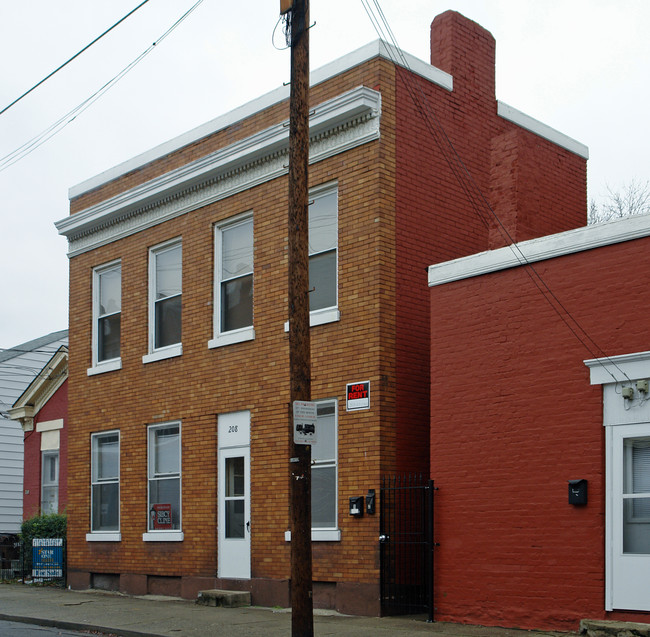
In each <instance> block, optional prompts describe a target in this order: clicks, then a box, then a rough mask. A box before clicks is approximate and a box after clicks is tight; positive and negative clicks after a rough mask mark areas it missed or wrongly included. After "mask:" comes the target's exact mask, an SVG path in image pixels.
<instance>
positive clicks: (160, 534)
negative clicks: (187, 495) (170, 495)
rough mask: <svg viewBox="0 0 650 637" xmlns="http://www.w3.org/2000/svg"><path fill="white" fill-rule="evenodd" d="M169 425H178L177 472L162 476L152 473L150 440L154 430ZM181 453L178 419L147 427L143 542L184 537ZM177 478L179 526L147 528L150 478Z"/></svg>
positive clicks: (152, 462) (180, 433)
mask: <svg viewBox="0 0 650 637" xmlns="http://www.w3.org/2000/svg"><path fill="white" fill-rule="evenodd" d="M170 427H178V473H176V472H171V473H169V474H164V475H163V476H157V475H154V470H153V468H152V467H153V466H154V456H153V454H154V449H153V447H152V444H151V441H152V438H153V437H154V432H155V431H156V430H157V429H168V428H170ZM182 462H183V453H182V429H181V423H180V421H179V420H173V421H171V422H164V423H156V424H155V425H149V426H148V427H147V531H146V532H144V533H143V534H142V540H143V541H144V542H182V541H183V539H184V537H185V536H184V533H183V478H182V476H183V469H182ZM169 478H178V508H179V511H180V528H179V529H173V530H166V529H150V528H149V515H150V510H151V506H152V505H151V502H150V500H149V497H150V483H151V481H152V480H159V479H169Z"/></svg>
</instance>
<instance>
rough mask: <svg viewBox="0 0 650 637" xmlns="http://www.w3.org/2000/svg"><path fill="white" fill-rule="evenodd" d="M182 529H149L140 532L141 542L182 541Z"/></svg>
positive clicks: (183, 536) (183, 535)
mask: <svg viewBox="0 0 650 637" xmlns="http://www.w3.org/2000/svg"><path fill="white" fill-rule="evenodd" d="M184 538H185V534H184V533H183V531H149V532H148V533H143V534H142V541H143V542H182V541H183V539H184Z"/></svg>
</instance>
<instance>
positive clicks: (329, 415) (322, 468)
mask: <svg viewBox="0 0 650 637" xmlns="http://www.w3.org/2000/svg"><path fill="white" fill-rule="evenodd" d="M316 418H317V420H316V443H314V444H313V445H312V448H311V459H312V467H311V526H312V529H318V530H320V529H336V528H337V502H338V495H337V494H338V489H337V464H338V462H337V458H338V450H337V422H336V421H337V413H336V401H335V400H326V401H322V402H318V403H317V405H316Z"/></svg>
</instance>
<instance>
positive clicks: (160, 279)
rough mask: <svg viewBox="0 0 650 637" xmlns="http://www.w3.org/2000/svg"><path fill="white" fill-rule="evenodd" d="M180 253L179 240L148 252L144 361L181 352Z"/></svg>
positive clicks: (147, 361)
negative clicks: (147, 350) (147, 337)
mask: <svg viewBox="0 0 650 637" xmlns="http://www.w3.org/2000/svg"><path fill="white" fill-rule="evenodd" d="M182 256H183V252H182V244H181V241H180V239H176V240H174V241H169V242H167V243H164V244H162V245H159V246H156V247H155V248H151V250H150V252H149V354H148V355H147V356H145V357H144V358H143V361H144V362H145V363H149V362H151V361H154V360H160V359H161V358H169V357H171V356H179V355H180V354H182V348H181V300H182V274H183V272H182Z"/></svg>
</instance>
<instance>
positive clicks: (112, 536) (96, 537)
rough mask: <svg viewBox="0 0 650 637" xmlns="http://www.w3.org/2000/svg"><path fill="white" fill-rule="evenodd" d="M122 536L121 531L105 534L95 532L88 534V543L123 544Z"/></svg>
mask: <svg viewBox="0 0 650 637" xmlns="http://www.w3.org/2000/svg"><path fill="white" fill-rule="evenodd" d="M121 541H122V534H121V533H120V532H119V531H115V532H107V533H103V532H101V531H95V532H94V533H86V542H121Z"/></svg>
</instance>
